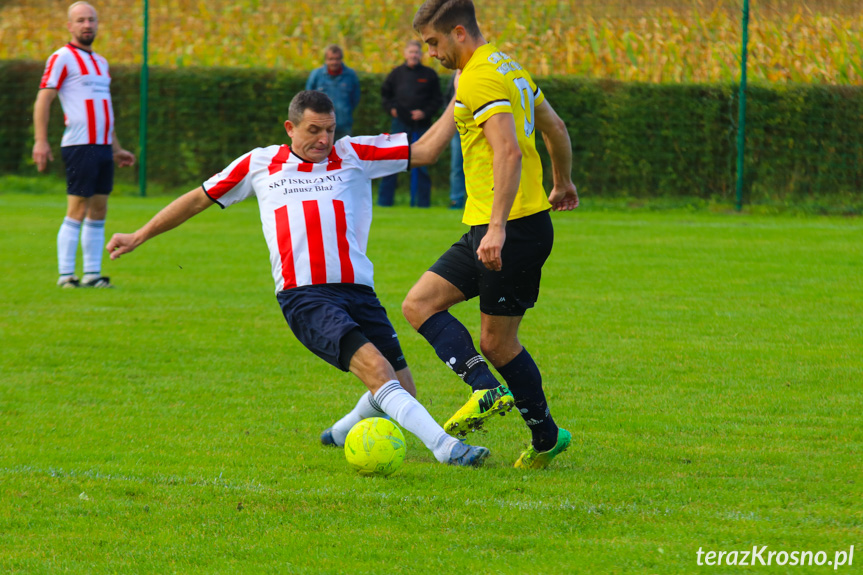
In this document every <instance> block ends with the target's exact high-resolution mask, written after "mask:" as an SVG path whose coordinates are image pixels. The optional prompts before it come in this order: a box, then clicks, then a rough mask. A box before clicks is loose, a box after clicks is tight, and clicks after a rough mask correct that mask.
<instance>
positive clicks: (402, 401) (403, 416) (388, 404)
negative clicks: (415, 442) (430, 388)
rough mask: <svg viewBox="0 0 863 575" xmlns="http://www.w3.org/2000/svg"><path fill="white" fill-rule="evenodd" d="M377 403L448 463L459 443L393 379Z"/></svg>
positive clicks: (376, 398) (380, 392) (377, 396)
mask: <svg viewBox="0 0 863 575" xmlns="http://www.w3.org/2000/svg"><path fill="white" fill-rule="evenodd" d="M374 398H375V401H377V403H378V405H380V406H381V409H383V410H384V411H385V412H386V413H387V415H389V416H390V417H392V418H393V419H394V420H395V421H396V423H398V424H399V425H401V426H402V427H404V428H405V429H407V430H408V431H410V432H411V433H413V434H414V435H416V436H417V437H419V438H420V440H421V441H422V442H423V443H424V444H425V446H426V447H428V448H429V449H431V450H432V453H434V456H435V459H437V460H438V461H440V462H441V463H446V462H447V461H448V460H449V455H450V452H451V451H452V448H453V446H454V445H456V444H457V443H458V440H457V439H456V438H454V437H450V436H449V435H447V433H446V431H444V430H443V427H441V426H440V425H438V424H437V422H436V421H435V420H434V419H432V416H431V415H429V412H428V411H426V408H425V407H423V406H422V404H421V403H420V402H419V401H417V400H416V399H415V398H414V397H413V396H412V395H411V394H409V393H408V392H407V391H405V389H404V388H403V387H402V386H401V384H400V383H399V382H398V380H396V379H394V380H392V381H388V382H387V383H385V384H384V385H383V386H382V387H381V388H380V389H379V390H378V392H377V393H376V394H375V395H374Z"/></svg>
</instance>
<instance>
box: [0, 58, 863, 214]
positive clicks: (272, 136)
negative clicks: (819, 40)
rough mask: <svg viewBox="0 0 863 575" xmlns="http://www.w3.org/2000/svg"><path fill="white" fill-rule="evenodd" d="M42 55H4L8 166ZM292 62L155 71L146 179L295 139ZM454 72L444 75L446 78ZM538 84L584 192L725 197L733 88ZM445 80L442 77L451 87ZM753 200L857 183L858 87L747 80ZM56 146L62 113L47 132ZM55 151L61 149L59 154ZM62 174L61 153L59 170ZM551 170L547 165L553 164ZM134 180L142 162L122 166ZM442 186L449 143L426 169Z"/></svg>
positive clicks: (202, 173) (2, 158)
mask: <svg viewBox="0 0 863 575" xmlns="http://www.w3.org/2000/svg"><path fill="white" fill-rule="evenodd" d="M42 65H43V64H42V63H41V62H22V61H0V79H2V82H3V85H4V86H11V87H12V89H6V90H3V91H2V93H0V118H2V119H0V171H2V172H6V173H9V172H15V173H24V174H27V173H35V168H34V167H33V164H32V161H31V160H30V150H31V147H32V105H33V101H34V99H35V95H36V88H37V86H38V83H39V78H40V76H41V73H42ZM111 72H112V76H113V96H114V107H115V113H116V116H117V134H118V136H119V137H120V140H121V142H122V143H123V145H124V146H125V147H127V148H128V149H130V150H132V151H135V152H137V151H138V105H139V104H138V92H139V71H138V69H137V68H134V67H127V66H115V67H113V68H112V70H111ZM305 80H306V76H305V75H304V74H303V75H298V74H296V73H292V72H280V71H273V70H250V69H219V68H183V69H163V68H153V69H151V72H150V122H149V128H148V138H149V139H148V142H149V148H148V167H149V170H148V178H149V180H150V181H154V182H159V183H162V184H165V185H168V186H177V185H189V186H192V185H196V184H197V183H199V182H200V181H202V180H203V179H205V178H207V177H209V176H210V175H212V174H213V173H215V172H217V171H218V170H220V169H221V168H223V167H224V166H225V165H226V164H227V163H228V162H229V161H231V160H232V159H234V158H235V157H237V156H239V155H241V154H242V153H244V152H246V151H248V150H249V149H251V148H254V147H256V146H262V145H269V144H275V143H283V142H286V141H287V136H286V134H285V133H284V129H283V127H282V124H283V122H284V119H285V116H286V111H287V106H288V103H289V101H290V99H291V97H292V96H293V94H294V93H296V92H297V91H298V90H301V89H302V88H303V86H304V84H305ZM360 80H361V83H362V93H363V98H362V101H361V103H360V107H359V109H358V110H357V114H356V118H355V123H354V126H355V128H356V133H368V134H371V133H379V132H382V131H387V130H388V127H389V120H388V117H387V116H386V115H385V114H384V112H383V110H382V109H381V106H380V98H379V94H380V84H381V82H382V80H383V78H382V76H379V75H361V77H360ZM444 82H446V79H442V83H444ZM539 84H540V86H541V87H542V90H543V92H545V94H546V95H547V97H548V98H549V101H550V102H551V103H552V104H553V105H554V107H555V109H556V110H557V112H558V113H559V114H560V115H561V117H563V118H564V120H565V121H566V122H567V126H568V127H569V130H570V134H571V136H572V142H573V152H574V157H573V179H574V181H575V182H576V184H577V185H578V186H579V189H580V190H582V192H583V193H590V194H605V195H627V196H635V197H650V196H695V197H703V198H731V197H733V196H734V193H735V181H736V129H737V128H736V122H737V103H738V102H737V87H736V86H732V85H688V84H658V85H657V84H632V83H621V82H608V81H595V80H584V79H577V78H562V77H550V78H543V79H539ZM444 85H445V84H444ZM747 102H748V115H747V124H746V126H747V140H746V152H747V155H746V164H745V165H746V188H745V190H746V194H747V199H749V200H753V201H759V200H764V199H779V200H784V201H793V200H794V199H795V198H798V197H803V196H806V195H833V194H843V195H854V196H858V195H859V194H860V193H861V189H863V87H834V86H811V85H797V86H752V87H750V89H749V91H748V96H747ZM49 133H50V137H51V139H52V144H53V145H54V146H55V153H58V155H59V150H58V148H57V146H59V140H60V137H61V133H62V113H61V111H60V106H59V105H57V104H55V105H54V107H53V116H52V119H51V127H50V130H49ZM58 160H59V158H58ZM52 169H53V170H55V171H56V172H57V173H62V162H60V161H56V162H54V165H53V167H52ZM546 172H547V175H548V170H546ZM117 177H118V179H120V180H123V181H130V182H131V181H134V180H135V179H136V178H137V171H136V170H118V176H117ZM432 178H433V181H435V182H437V183H438V184H439V185H440V186H441V187H446V182H447V181H448V152H447V153H446V155H445V157H444V158H442V159H441V161H440V162H439V163H438V164H437V165H436V166H434V167H433V169H432Z"/></svg>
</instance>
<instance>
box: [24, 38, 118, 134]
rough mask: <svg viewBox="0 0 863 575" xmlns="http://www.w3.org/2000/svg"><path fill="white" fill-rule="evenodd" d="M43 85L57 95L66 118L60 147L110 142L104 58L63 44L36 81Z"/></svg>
mask: <svg viewBox="0 0 863 575" xmlns="http://www.w3.org/2000/svg"><path fill="white" fill-rule="evenodd" d="M43 88H53V89H54V90H57V92H58V93H59V94H60V104H61V105H62V106H63V115H64V116H65V119H66V131H65V132H63V140H62V142H61V143H60V145H61V146H78V145H81V144H111V143H112V137H111V133H112V131H113V128H114V108H113V107H112V105H111V76H110V74H109V73H108V61H107V60H105V58H103V57H102V56H100V55H98V54H96V53H95V52H88V51H87V50H84V49H82V48H78V47H76V46H74V45H72V44H66V45H65V46H63V47H62V48H60V49H59V50H57V51H56V52H54V53H53V54H51V57H50V58H48V62H47V64H45V73H44V74H43V75H42V82H41V83H40V84H39V89H40V90H41V89H43Z"/></svg>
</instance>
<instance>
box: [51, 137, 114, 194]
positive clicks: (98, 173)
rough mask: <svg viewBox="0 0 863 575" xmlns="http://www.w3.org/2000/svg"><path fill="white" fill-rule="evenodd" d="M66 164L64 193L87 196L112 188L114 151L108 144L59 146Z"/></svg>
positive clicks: (102, 192)
mask: <svg viewBox="0 0 863 575" xmlns="http://www.w3.org/2000/svg"><path fill="white" fill-rule="evenodd" d="M60 152H61V153H62V154H63V163H64V164H66V193H67V194H69V195H70V196H81V197H83V198H89V197H91V196H93V195H94V194H106V195H107V194H110V193H111V190H113V189H114V153H113V152H112V151H111V146H110V145H103V144H99V145H96V144H85V145H82V146H65V147H63V148H60Z"/></svg>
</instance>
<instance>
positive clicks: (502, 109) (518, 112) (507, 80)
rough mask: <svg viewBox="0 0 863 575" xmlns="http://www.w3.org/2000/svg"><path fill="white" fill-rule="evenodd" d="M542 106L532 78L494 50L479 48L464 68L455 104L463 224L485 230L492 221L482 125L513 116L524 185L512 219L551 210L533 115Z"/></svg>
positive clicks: (489, 157) (488, 150)
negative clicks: (461, 163)
mask: <svg viewBox="0 0 863 575" xmlns="http://www.w3.org/2000/svg"><path fill="white" fill-rule="evenodd" d="M544 100H545V97H544V96H543V94H542V91H541V90H540V89H539V88H538V87H537V86H536V84H534V82H533V80H532V79H531V77H530V74H528V73H527V71H525V70H524V69H523V68H522V67H521V66H520V65H519V64H518V62H516V61H515V60H513V59H512V58H510V57H509V56H508V55H506V54H504V53H503V52H501V51H500V50H498V49H497V47H495V46H493V45H492V44H484V45H483V46H480V47H479V48H478V49H477V50H476V51H475V52H474V53H473V55H472V56H471V58H470V60H469V61H468V63H467V65H465V67H464V69H463V70H462V74H461V78H460V79H459V83H458V90H457V91H456V104H455V122H456V127H457V128H458V132H459V135H460V138H461V147H462V152H463V155H464V176H465V185H466V188H467V203H466V204H465V210H464V217H463V218H462V222H464V223H465V224H468V225H470V226H476V225H481V224H487V223H489V220H490V219H491V207H492V202H493V201H494V172H493V169H492V161H493V159H494V152H493V151H492V149H491V145H489V143H488V141H487V140H486V139H485V135H484V134H483V131H482V124H483V123H484V122H485V121H486V120H488V119H489V118H491V117H492V116H493V115H495V114H502V113H506V114H512V115H513V119H514V120H515V133H516V135H517V138H518V147H519V148H521V154H522V159H521V181H520V184H519V187H518V193H517V194H516V197H515V202H514V203H513V205H512V210H511V211H510V213H509V218H508V219H510V220H514V219H517V218H523V217H525V216H529V215H531V214H535V213H537V212H541V211H544V210H548V209H549V208H551V204H550V203H549V202H548V196H547V195H546V193H545V190H544V189H543V187H542V163H541V162H540V159H539V154H538V153H537V151H536V131H535V123H536V116H535V114H534V110H535V106H537V105H539V104H541V103H542V102H543V101H544Z"/></svg>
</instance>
